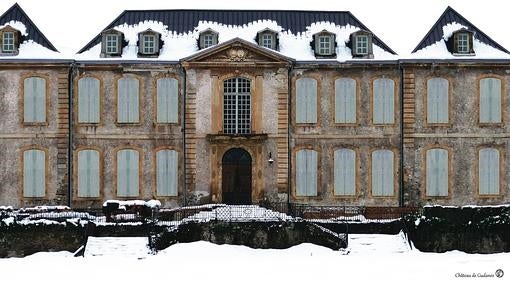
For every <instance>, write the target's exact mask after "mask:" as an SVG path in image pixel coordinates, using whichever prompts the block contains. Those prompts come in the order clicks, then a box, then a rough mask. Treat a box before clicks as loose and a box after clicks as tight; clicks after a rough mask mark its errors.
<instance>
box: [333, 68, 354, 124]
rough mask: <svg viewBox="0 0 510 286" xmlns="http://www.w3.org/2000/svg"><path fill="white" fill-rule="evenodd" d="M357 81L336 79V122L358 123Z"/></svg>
mask: <svg viewBox="0 0 510 286" xmlns="http://www.w3.org/2000/svg"><path fill="white" fill-rule="evenodd" d="M356 108H357V107H356V81H355V80H354V79H352V78H339V79H337V80H335V123H356Z"/></svg>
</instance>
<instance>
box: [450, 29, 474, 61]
mask: <svg viewBox="0 0 510 286" xmlns="http://www.w3.org/2000/svg"><path fill="white" fill-rule="evenodd" d="M473 35H474V33H473V32H471V31H469V30H466V29H460V30H458V31H456V32H453V35H452V36H451V37H450V38H449V39H448V40H447V46H448V49H449V50H450V52H451V53H453V54H454V55H457V56H472V55H474V54H475V51H474V49H473Z"/></svg>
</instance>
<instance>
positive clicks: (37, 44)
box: [0, 3, 63, 60]
mask: <svg viewBox="0 0 510 286" xmlns="http://www.w3.org/2000/svg"><path fill="white" fill-rule="evenodd" d="M7 26H10V27H12V28H14V29H16V30H18V31H19V32H20V34H21V39H20V46H19V48H18V51H19V53H18V54H16V55H12V56H10V55H2V57H0V59H2V60H4V59H7V60H10V59H62V58H63V56H62V55H61V54H60V53H59V51H58V50H57V49H56V48H55V47H54V46H53V44H52V43H51V42H50V41H49V40H48V39H47V38H46V36H44V34H43V33H42V32H41V31H40V30H39V28H37V26H36V25H35V24H34V22H32V20H31V19H30V18H29V17H28V15H27V14H26V13H25V11H23V9H21V7H20V6H19V5H18V4H17V3H15V4H14V5H12V7H11V8H9V9H8V10H7V11H5V13H3V14H2V15H1V16H0V29H3V28H5V27H7Z"/></svg>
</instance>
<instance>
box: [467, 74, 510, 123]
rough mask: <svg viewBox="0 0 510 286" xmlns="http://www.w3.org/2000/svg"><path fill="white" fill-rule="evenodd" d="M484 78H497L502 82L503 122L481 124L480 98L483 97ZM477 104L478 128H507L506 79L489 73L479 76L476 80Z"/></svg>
mask: <svg viewBox="0 0 510 286" xmlns="http://www.w3.org/2000/svg"><path fill="white" fill-rule="evenodd" d="M484 78H496V79H499V80H500V81H501V109H500V110H501V122H495V123H491V122H480V96H481V89H480V87H481V84H480V81H481V80H482V79H484ZM475 89H476V90H475V92H476V103H475V114H476V122H477V124H478V127H494V128H502V127H505V116H506V98H507V94H506V93H507V90H506V78H505V77H504V76H501V75H499V74H493V73H487V74H483V75H479V76H477V78H476V88H475Z"/></svg>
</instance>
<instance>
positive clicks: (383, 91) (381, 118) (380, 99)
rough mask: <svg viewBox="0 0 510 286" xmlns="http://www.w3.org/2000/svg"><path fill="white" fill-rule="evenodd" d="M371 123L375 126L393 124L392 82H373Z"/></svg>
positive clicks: (393, 98) (393, 99)
mask: <svg viewBox="0 0 510 286" xmlns="http://www.w3.org/2000/svg"><path fill="white" fill-rule="evenodd" d="M373 96H374V99H373V104H374V106H373V121H374V123H375V124H393V123H394V121H395V114H394V113H395V84H394V82H393V80H391V79H387V78H380V79H376V80H374V95H373Z"/></svg>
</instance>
